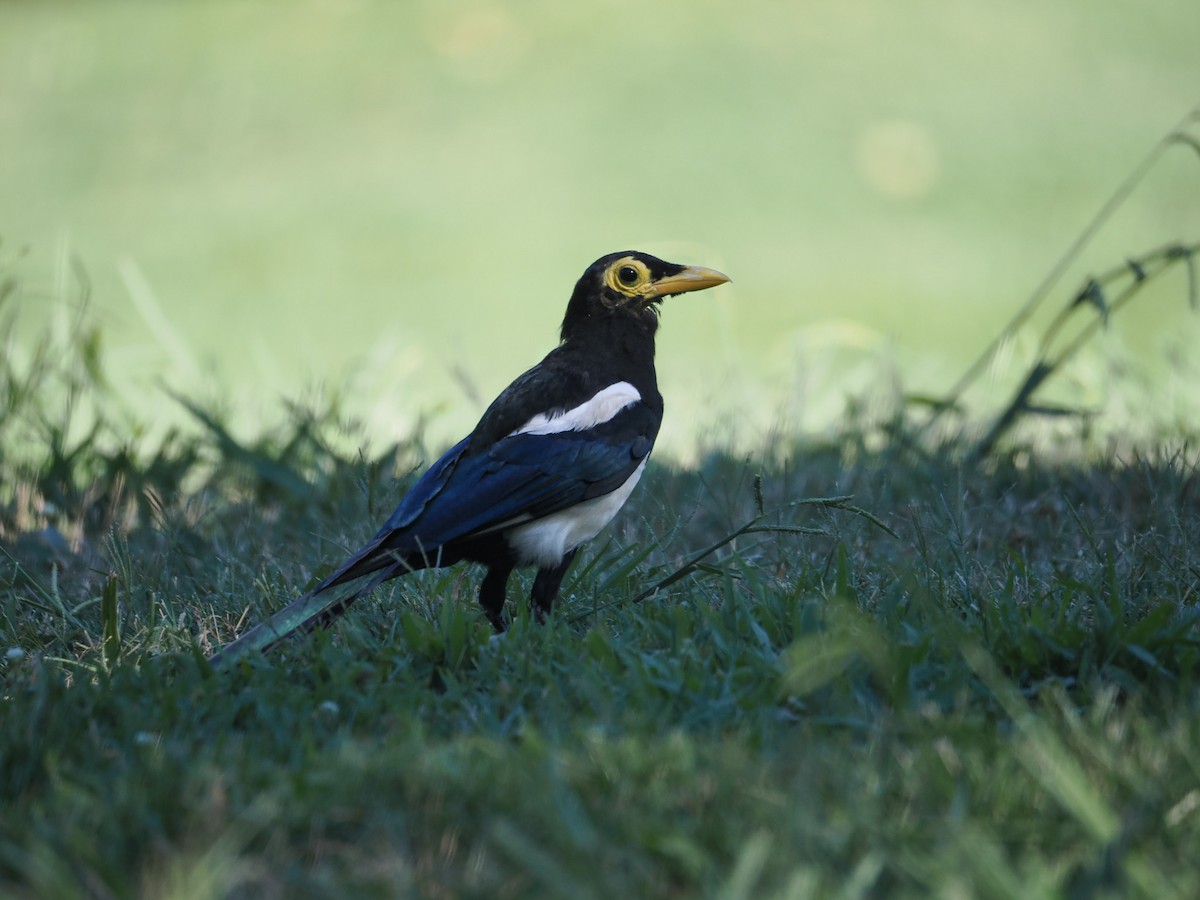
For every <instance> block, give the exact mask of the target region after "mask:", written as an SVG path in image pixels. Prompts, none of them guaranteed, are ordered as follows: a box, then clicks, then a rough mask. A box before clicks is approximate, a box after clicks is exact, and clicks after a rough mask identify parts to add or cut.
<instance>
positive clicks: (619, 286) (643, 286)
mask: <svg viewBox="0 0 1200 900" xmlns="http://www.w3.org/2000/svg"><path fill="white" fill-rule="evenodd" d="M604 280H605V281H606V282H607V283H608V286H609V287H610V288H612V289H613V290H614V291H616V292H617V293H618V294H624V295H625V296H626V297H640V296H642V295H643V294H645V293H646V291H647V290H649V289H650V285H651V283H652V279H651V277H650V270H649V269H648V268H646V264H645V263H644V262H642V261H641V260H640V259H634V258H633V257H631V256H627V257H625V258H624V259H618V260H617V261H616V262H615V263H613V264H612V265H611V266H609V268H608V271H607V272H605V273H604Z"/></svg>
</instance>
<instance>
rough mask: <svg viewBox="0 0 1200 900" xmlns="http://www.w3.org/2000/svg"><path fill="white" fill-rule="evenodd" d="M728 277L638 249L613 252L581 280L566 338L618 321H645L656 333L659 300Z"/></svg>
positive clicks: (565, 322) (566, 322) (569, 312)
mask: <svg viewBox="0 0 1200 900" xmlns="http://www.w3.org/2000/svg"><path fill="white" fill-rule="evenodd" d="M727 281H729V277H728V276H726V275H723V274H722V273H720V272H718V271H717V270H716V269H706V268H704V267H703V266H681V265H678V264H677V263H671V262H667V261H666V260H663V259H659V258H658V257H657V256H651V255H650V254H649V253H639V252H638V251H636V250H625V251H622V252H619V253H610V254H608V255H607V256H602V257H600V258H599V259H598V260H596V261H595V262H594V263H592V264H591V265H590V266H588V267H587V270H586V271H585V272H584V273H583V277H581V278H580V279H579V281H578V282H577V283H576V285H575V292H574V293H573V294H572V295H571V302H570V303H568V304H567V314H566V316H565V317H564V318H563V326H562V339H563V340H564V341H565V340H567V339H568V338H569V337H570V336H571V335H572V334H574V333H576V331H577V330H578V329H579V328H581V327H583V328H586V327H587V326H588V325H589V324H592V323H599V322H602V321H606V320H614V319H616V320H627V321H630V322H632V323H639V324H640V325H641V326H642V327H644V328H648V329H649V330H650V331H651V333H653V331H654V329H655V327H656V326H657V323H658V316H657V310H656V309H655V304H657V303H660V302H662V301H663V300H664V299H666V298H667V297H670V296H672V295H674V294H684V293H687V292H688V291H702V290H704V289H705V288H710V287H715V286H716V285H718V284H724V283H725V282H727Z"/></svg>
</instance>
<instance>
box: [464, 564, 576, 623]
mask: <svg viewBox="0 0 1200 900" xmlns="http://www.w3.org/2000/svg"><path fill="white" fill-rule="evenodd" d="M512 570H513V567H512V564H511V563H508V562H501V563H495V564H493V565H492V566H490V567H489V568H488V570H487V574H486V575H485V576H483V584H481V585H480V586H479V605H480V606H482V607H483V611H484V613H485V614H486V615H487V617H488V621H489V622H491V623H492V627H493V628H495V629H496V631H503V630H504V629H505V628H506V627H507V626H506V625H505V624H504V590H505V588H506V587H507V586H508V576H509V575H511V574H512ZM560 577H561V576H560Z"/></svg>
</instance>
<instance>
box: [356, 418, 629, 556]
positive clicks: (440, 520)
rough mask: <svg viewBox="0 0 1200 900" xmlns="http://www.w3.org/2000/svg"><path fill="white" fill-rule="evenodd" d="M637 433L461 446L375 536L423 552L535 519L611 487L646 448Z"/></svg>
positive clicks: (523, 438)
mask: <svg viewBox="0 0 1200 900" xmlns="http://www.w3.org/2000/svg"><path fill="white" fill-rule="evenodd" d="M650 446H651V442H650V440H649V439H648V438H645V437H642V436H633V437H632V438H630V439H627V440H623V441H608V440H597V439H596V438H595V436H593V435H591V434H590V433H588V432H566V433H562V434H546V435H533V434H517V435H511V436H509V437H506V438H503V439H502V440H500V441H499V442H497V443H496V444H494V445H492V447H491V448H489V449H488V451H487V452H486V453H477V454H472V455H469V456H466V455H464V453H463V451H464V449H465V447H464V445H462V444H459V445H457V446H456V447H455V448H453V449H452V450H450V452H449V453H447V454H446V456H443V457H442V459H440V460H438V462H437V463H436V464H435V465H434V466H433V467H432V468H431V469H430V470H429V472H427V473H426V475H425V476H424V477H423V478H422V479H421V480H420V481H418V482H417V484H416V485H414V486H413V489H412V490H411V491H410V492H409V493H408V495H407V496H405V498H404V500H403V501H402V502H401V503H400V506H399V507H398V508H397V509H396V511H395V512H394V513H392V515H391V517H390V518H389V519H388V521H387V523H386V524H385V525H384V527H383V528H382V529H381V530H380V532H379V534H378V535H376V537H377V538H383V537H385V536H388V535H391V537H392V539H391V540H389V541H388V543H389V544H390V545H391V546H390V548H389V549H391V550H393V551H396V550H400V549H401V548H402V545H403V544H405V543H407V542H406V541H400V540H397V539H398V538H399V537H400V533H404V534H406V535H411V538H412V540H413V541H414V543H413V545H412V549H414V550H416V549H418V547H423V548H425V549H426V550H429V549H431V548H433V547H440V546H444V545H446V544H451V543H453V542H456V541H461V540H470V539H471V538H472V537H474V536H477V535H480V534H483V533H486V532H488V531H491V530H493V529H495V528H497V527H500V526H503V525H504V524H506V523H508V522H512V521H514V520H527V519H538V518H541V517H543V516H548V515H550V514H551V513H555V512H558V511H559V510H562V509H566V508H568V507H570V506H574V505H575V504H576V503H580V502H582V501H583V500H587V499H590V498H592V497H598V496H601V495H603V494H607V493H609V492H610V491H613V490H616V489H617V488H618V487H620V486H621V485H622V484H624V483H625V481H626V480H627V479H628V478H629V476H630V475H632V474H633V471H634V469H636V468H637V467H638V465H639V464H640V463H641V461H642V460H643V459H644V458H645V457H646V455H647V454H648V453H649V452H650Z"/></svg>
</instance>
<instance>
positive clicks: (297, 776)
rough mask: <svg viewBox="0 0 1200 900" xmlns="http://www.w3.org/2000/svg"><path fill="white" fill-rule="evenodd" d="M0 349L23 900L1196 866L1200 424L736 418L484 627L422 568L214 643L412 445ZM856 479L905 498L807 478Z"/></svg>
mask: <svg viewBox="0 0 1200 900" xmlns="http://www.w3.org/2000/svg"><path fill="white" fill-rule="evenodd" d="M92 334H93V330H92V329H91V327H90V326H89V324H88V321H87V318H86V317H83V318H80V319H77V320H76V326H75V328H74V329H73V330H71V329H68V330H67V331H66V333H65V335H64V336H63V337H61V338H57V339H56V338H53V337H47V338H46V339H45V340H44V341H43V342H42V343H41V344H39V345H37V346H36V347H34V348H33V349H34V350H37V349H38V348H40V349H41V351H42V353H43V356H44V358H45V359H47V360H59V361H61V360H72V359H77V358H80V356H81V353H80V347H81V346H82V345H85V344H86V342H87V341H88V340H89V335H92ZM56 340H60V341H62V342H64V343H56ZM29 355H30V356H31V357H36V356H37V353H36V352H35V353H32V354H29ZM10 359H11V357H10ZM94 368H95V370H96V371H98V372H101V373H102V372H103V363H102V360H99V359H97V360H96V365H95V367H94ZM0 374H3V378H4V379H5V384H4V385H2V386H3V387H4V388H5V390H6V391H7V392H8V395H9V396H22V397H27V398H30V399H28V401H27V402H25V403H24V404H23V405H21V404H13V405H11V406H10V407H8V408H9V409H10V413H9V414H8V415H7V416H6V417H5V419H4V420H3V428H4V432H3V434H2V435H0V438H8V437H11V436H14V435H17V436H24V440H23V441H22V444H23V445H24V446H29V443H28V442H29V440H31V439H33V438H36V439H37V440H39V441H40V442H41V443H40V445H41V446H42V447H44V448H45V449H46V451H47V452H46V453H45V454H44V455H43V456H40V457H39V456H37V455H32V456H30V455H26V456H24V457H22V456H19V455H16V456H15V455H13V454H12V453H10V452H8V451H7V449H6V453H5V456H4V457H3V458H2V459H0V465H2V466H3V470H2V472H0V486H2V490H3V498H2V499H3V504H2V506H0V541H2V544H3V550H4V557H3V558H4V563H3V566H2V567H0V578H2V580H0V649H3V650H4V651H5V653H4V656H3V660H2V661H0V721H3V723H4V727H3V728H2V729H0V792H2V793H0V808H2V809H3V814H2V815H0V892H3V893H5V894H6V895H9V896H18V897H21V896H25V897H48V896H53V897H71V896H81V897H82V896H91V897H108V896H116V897H123V896H146V897H163V896H169V897H225V896H234V897H237V896H256V897H257V896H280V897H282V896H287V897H294V896H314V897H315V896H347V895H351V896H396V895H416V896H431V897H444V896H485V895H486V896H502V897H504V896H563V897H568V896H569V897H588V896H597V897H609V896H612V897H616V896H622V897H623V896H646V897H649V896H704V897H720V898H740V897H785V896H786V897H831V896H844V897H866V896H909V897H928V896H940V897H958V896H978V897H1014V898H1015V897H1021V898H1026V897H1098V896H1138V897H1147V898H1151V897H1152V898H1162V897H1181V898H1182V897H1191V896H1195V895H1196V894H1197V892H1198V891H1200V874H1197V870H1196V867H1195V854H1196V849H1197V847H1198V846H1200V788H1198V787H1197V784H1198V782H1197V772H1198V771H1200V749H1198V748H1200V701H1198V699H1197V698H1198V697H1200V693H1198V692H1197V690H1196V688H1197V665H1198V662H1200V642H1198V632H1197V624H1196V623H1197V617H1198V615H1200V613H1198V612H1197V609H1198V608H1197V604H1196V591H1197V587H1198V585H1200V543H1198V542H1197V536H1198V535H1200V495H1198V494H1197V486H1198V484H1200V482H1198V480H1197V459H1196V454H1195V450H1194V445H1192V444H1189V443H1187V442H1186V441H1183V440H1182V437H1180V438H1179V439H1177V440H1173V441H1165V440H1164V441H1163V442H1162V443H1161V445H1160V446H1159V447H1158V448H1157V449H1155V448H1148V449H1143V450H1142V451H1141V452H1133V451H1129V452H1126V453H1125V455H1123V456H1122V457H1120V458H1118V457H1116V456H1113V455H1109V456H1107V457H1106V458H1105V457H1104V455H1103V454H1098V456H1099V458H1098V459H1096V460H1095V461H1094V462H1092V463H1091V464H1089V465H1087V466H1082V465H1078V464H1072V463H1069V462H1060V463H1057V464H1050V463H1047V462H1045V461H1044V458H1042V459H1039V458H1037V457H1033V456H1031V454H1030V453H1029V451H1028V448H1026V447H1023V446H1021V445H1019V444H1012V443H1010V444H1008V445H1007V448H1006V449H1004V450H1002V451H1000V452H997V453H993V454H991V455H990V456H989V457H988V458H987V460H985V462H984V463H983V464H980V465H976V464H970V465H968V464H965V463H963V462H962V461H961V460H962V456H963V454H962V453H961V452H959V450H958V449H956V447H955V446H954V445H948V446H945V447H940V448H939V447H933V448H925V449H918V448H917V447H915V446H914V445H913V443H912V442H911V437H912V434H911V427H910V426H909V425H908V424H907V423H906V422H905V421H904V420H891V421H884V422H876V421H872V420H870V419H867V418H864V419H862V420H861V421H860V422H857V423H850V424H848V426H847V428H846V429H845V431H844V433H842V434H840V435H838V436H836V437H835V438H831V439H829V440H828V441H825V442H812V441H810V442H807V443H799V442H796V441H786V440H784V439H782V438H780V440H779V441H777V442H775V443H773V444H772V445H771V446H770V450H769V452H766V451H764V452H763V453H761V454H759V455H757V456H754V457H750V458H745V457H732V456H730V455H729V454H727V453H724V452H722V451H721V450H720V449H719V448H717V449H714V450H712V451H711V452H709V453H707V454H704V455H702V458H701V460H700V462H699V463H698V465H697V466H696V467H695V468H692V469H687V470H679V469H674V468H670V467H667V466H664V465H659V466H657V467H654V468H651V469H650V470H649V471H648V473H647V477H646V479H645V483H644V485H643V487H642V488H640V489H639V491H638V492H637V493H636V494H635V497H634V499H633V500H632V501H631V503H630V507H629V509H628V511H627V512H625V513H623V514H622V516H621V517H620V518H619V520H618V521H617V523H615V525H614V527H613V528H612V529H610V530H609V531H608V532H607V533H606V534H605V535H604V536H603V537H602V538H601V539H600V540H598V541H597V542H596V543H595V544H594V545H593V546H592V547H591V548H590V549H589V550H588V551H587V552H586V553H585V554H584V555H583V556H582V557H581V559H580V561H579V562H578V563H577V564H576V568H575V570H574V571H573V573H572V575H571V577H570V578H569V579H568V581H567V583H566V585H565V589H564V594H563V596H564V603H563V605H562V607H561V608H560V610H559V612H558V613H557V614H556V615H555V616H554V617H553V618H552V620H551V621H550V622H548V623H547V624H545V625H542V626H539V625H531V624H530V623H529V622H528V619H527V617H526V616H525V614H524V610H521V609H518V610H517V615H516V621H515V623H514V626H513V628H512V629H511V630H510V631H509V632H508V633H507V634H506V635H505V636H504V637H503V638H493V637H492V636H491V634H490V630H489V628H488V627H487V625H486V622H485V620H484V619H483V617H482V615H481V614H480V613H479V611H478V610H477V609H476V607H475V604H474V599H473V595H474V589H475V584H476V573H474V572H472V571H471V570H470V569H469V568H461V569H454V570H449V571H437V572H429V573H422V574H420V575H417V576H414V577H411V578H408V579H404V580H401V581H400V582H398V583H395V584H394V585H393V586H391V587H389V588H387V589H384V590H381V591H379V592H378V593H377V594H376V595H375V596H374V597H372V598H370V599H367V600H364V601H362V602H360V603H359V604H358V605H357V606H356V607H355V609H354V610H353V611H352V613H351V614H349V615H348V616H347V617H346V618H345V619H344V620H342V622H340V623H339V624H338V625H337V626H336V627H335V628H334V629H332V630H331V631H328V632H322V633H319V634H316V635H313V636H311V637H310V638H307V639H303V640H296V641H294V642H292V643H290V644H288V645H287V646H286V647H284V648H283V649H282V651H281V652H279V653H277V654H276V655H274V656H272V657H271V658H269V659H264V660H260V661H257V662H255V663H254V664H252V665H245V666H243V667H240V668H238V669H237V670H235V671H231V672H226V673H222V674H219V675H218V674H215V673H213V672H212V671H211V669H210V668H209V667H208V665H207V663H206V662H205V661H204V659H203V654H204V653H207V652H209V651H211V650H213V649H214V648H215V647H216V646H218V645H219V644H220V643H221V642H223V641H225V640H228V639H229V638H230V637H232V636H233V634H234V633H235V632H236V631H237V630H239V629H241V628H244V627H245V623H246V622H249V621H257V620H259V619H261V618H262V617H263V616H264V615H265V614H267V613H268V612H269V611H270V610H271V609H273V608H276V607H277V606H279V605H281V604H283V603H284V602H286V601H287V600H288V599H289V598H291V597H293V596H295V595H296V594H297V593H299V592H300V591H302V590H303V589H304V588H305V586H306V585H309V584H311V583H312V581H313V579H315V578H317V577H319V576H320V575H321V574H322V573H323V572H325V571H327V570H328V568H329V567H330V566H332V565H335V564H336V563H337V562H338V561H340V558H341V557H342V555H343V554H344V553H345V552H346V550H347V549H349V548H351V547H353V546H354V545H356V544H357V543H358V542H360V541H361V540H363V539H364V538H365V537H367V536H368V535H369V534H370V533H371V532H372V531H373V529H374V526H375V524H376V523H377V522H378V521H379V520H380V519H381V518H382V517H383V516H384V515H386V512H387V511H388V510H389V508H390V506H391V504H392V503H393V502H394V500H395V498H396V497H397V496H398V495H399V493H400V492H401V491H402V490H403V488H404V486H405V485H406V484H407V483H409V482H410V480H411V478H412V477H413V474H412V473H413V470H414V468H415V467H416V466H418V465H419V463H420V460H421V459H423V458H425V457H427V455H428V452H427V450H426V449H425V448H423V447H422V446H421V442H420V441H419V440H412V441H406V442H402V443H400V444H397V445H396V446H395V447H392V448H389V449H387V450H386V451H385V452H382V453H379V454H377V455H374V456H371V457H361V456H358V455H356V454H354V453H353V452H345V451H344V450H342V449H339V448H341V447H343V446H345V445H346V444H350V445H353V443H354V441H355V439H356V436H357V435H358V434H359V432H357V431H356V426H355V425H354V424H353V423H352V422H347V421H345V420H344V418H343V417H342V415H341V413H340V411H339V409H338V408H337V406H336V405H330V406H326V407H318V408H306V407H304V406H302V405H299V406H294V407H291V408H289V409H288V410H285V411H281V412H280V413H279V414H278V416H277V419H278V421H277V422H276V423H275V424H273V425H272V426H271V427H266V428H264V429H263V431H262V434H263V435H265V436H264V437H262V438H256V439H254V440H252V441H247V440H245V439H240V438H238V437H237V436H236V434H234V433H230V432H229V431H226V430H225V428H224V426H223V424H222V418H221V416H220V415H215V416H214V415H211V414H207V413H206V415H207V416H208V420H207V424H206V425H205V426H204V427H203V429H202V430H201V431H199V432H198V433H197V432H193V433H191V434H183V433H176V434H173V435H169V436H168V437H166V438H165V439H163V440H162V442H161V443H156V442H149V443H148V442H142V443H141V444H138V443H137V440H136V436H135V435H134V434H133V433H131V432H126V431H124V428H125V425H124V424H123V422H124V420H123V419H122V418H121V413H120V412H119V411H120V409H121V408H122V407H121V404H120V402H119V400H118V398H115V397H111V396H108V395H106V394H105V393H104V391H103V389H102V387H101V386H100V382H98V381H97V380H96V379H95V378H93V377H91V376H89V375H88V374H87V370H86V369H84V370H80V369H79V367H78V366H77V365H76V364H75V363H67V364H65V365H64V364H61V362H60V364H59V365H51V364H47V365H46V366H44V367H43V368H41V369H28V368H12V367H9V368H7V369H5V370H3V372H2V373H0ZM72 386H73V387H72ZM64 395H65V396H73V397H74V398H75V399H74V401H73V403H72V404H71V405H70V406H64V405H60V404H58V403H54V402H43V401H38V400H36V399H33V398H36V397H41V398H48V397H49V398H53V397H55V396H64ZM114 407H115V408H116V409H117V410H118V412H113V409H114ZM64 410H65V411H64ZM89 410H90V412H88V413H87V415H90V416H91V420H90V421H91V422H92V425H91V426H89V424H88V422H89V419H88V418H87V417H86V416H85V412H87V411H89ZM72 435H73V436H72ZM122 438H124V440H122ZM0 446H4V447H5V448H7V447H8V446H9V444H8V443H7V442H6V441H5V440H0ZM1172 446H1176V447H1179V448H1180V449H1177V450H1169V449H1167V448H1168V447H1172ZM135 448H136V451H137V452H134V450H135ZM759 475H761V476H762V479H761V483H760V482H758V480H757V477H758V476H759ZM181 485H187V489H186V490H183V489H181ZM845 494H852V495H853V496H854V498H855V500H854V502H855V503H857V504H858V505H859V506H861V507H863V508H864V509H865V510H867V511H868V512H869V513H871V514H872V515H873V516H875V517H877V518H878V520H879V522H878V523H876V522H873V521H872V520H871V519H870V518H868V517H866V516H863V515H860V514H857V513H855V512H853V511H850V510H846V509H839V508H837V506H836V505H831V504H797V502H796V501H798V500H801V499H803V498H807V497H830V496H834V495H845ZM760 507H761V508H762V509H763V510H765V511H766V515H765V517H764V518H762V519H761V520H758V525H757V526H756V527H758V528H764V527H766V528H770V529H774V530H768V531H761V530H760V531H747V532H745V533H743V534H741V535H740V536H739V537H737V538H736V539H735V540H733V541H730V542H727V543H723V542H724V541H725V540H726V538H728V537H729V536H730V535H732V534H733V533H735V532H736V531H738V529H739V528H742V527H743V526H744V525H746V523H748V522H753V521H755V520H757V519H758V516H759V510H760ZM881 526H886V527H881ZM787 529H794V530H795V532H789V531H788V530H787ZM801 529H810V530H812V531H813V532H817V533H799V530H801ZM713 544H723V545H722V546H721V547H720V549H718V550H717V551H716V552H714V553H713V554H711V555H710V556H708V557H706V558H705V559H704V560H702V561H701V562H700V563H699V564H698V565H697V566H695V567H694V568H692V569H691V570H689V571H688V572H687V573H686V574H684V575H683V576H682V577H678V578H673V576H675V575H676V574H677V573H679V572H680V570H681V569H682V568H683V567H684V566H685V564H687V563H689V562H690V561H692V560H693V557H694V555H695V554H696V552H697V551H699V550H702V549H704V548H707V547H709V546H711V545H713ZM660 582H669V584H667V585H666V586H665V587H663V588H662V589H661V590H660V591H659V592H658V593H656V594H653V595H652V596H649V597H647V598H645V599H643V600H641V601H640V602H635V601H634V599H633V598H635V597H636V596H637V595H638V594H639V593H641V592H643V591H644V590H645V589H646V588H648V587H650V586H652V585H655V584H658V583H660ZM523 586H527V585H525V584H524V583H523ZM517 593H519V591H514V595H515V594H517Z"/></svg>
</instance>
